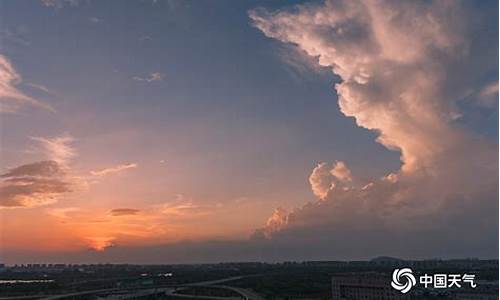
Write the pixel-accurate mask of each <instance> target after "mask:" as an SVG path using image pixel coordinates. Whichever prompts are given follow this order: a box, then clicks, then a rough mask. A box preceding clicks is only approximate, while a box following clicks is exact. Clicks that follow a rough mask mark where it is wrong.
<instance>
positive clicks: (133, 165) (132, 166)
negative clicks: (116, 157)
mask: <svg viewBox="0 0 500 300" xmlns="http://www.w3.org/2000/svg"><path fill="white" fill-rule="evenodd" d="M137 167H138V164H136V163H128V164H121V165H117V166H114V167H111V168H105V169H101V170H97V171H90V174H92V175H93V176H106V175H109V174H113V173H120V172H123V171H125V170H128V169H135V168H137Z"/></svg>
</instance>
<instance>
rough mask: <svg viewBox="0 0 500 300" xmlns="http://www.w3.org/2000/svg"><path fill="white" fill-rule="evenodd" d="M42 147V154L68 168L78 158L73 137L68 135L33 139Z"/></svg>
mask: <svg viewBox="0 0 500 300" xmlns="http://www.w3.org/2000/svg"><path fill="white" fill-rule="evenodd" d="M32 139H33V140H35V141H37V142H38V143H39V145H40V147H41V151H42V153H43V154H44V155H45V156H46V157H47V158H49V159H51V160H53V161H56V162H57V163H59V164H61V165H63V166H66V165H67V164H68V162H69V161H70V160H71V159H72V158H73V157H75V156H76V154H77V153H76V150H75V148H73V147H72V146H71V143H72V142H73V141H74V139H73V137H71V136H70V135H68V134H65V135H61V136H56V137H54V138H44V137H32Z"/></svg>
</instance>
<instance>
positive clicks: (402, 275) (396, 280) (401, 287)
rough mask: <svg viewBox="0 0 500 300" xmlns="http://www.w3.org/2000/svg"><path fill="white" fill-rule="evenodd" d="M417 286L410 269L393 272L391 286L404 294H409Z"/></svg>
mask: <svg viewBox="0 0 500 300" xmlns="http://www.w3.org/2000/svg"><path fill="white" fill-rule="evenodd" d="M416 284H417V280H416V279H415V276H413V271H412V270H411V269H410V268H403V269H395V270H394V272H392V282H391V286H392V287H393V288H394V289H396V290H398V291H400V292H401V293H403V294H406V293H408V292H409V291H410V290H411V288H412V287H414V286H415V285H416Z"/></svg>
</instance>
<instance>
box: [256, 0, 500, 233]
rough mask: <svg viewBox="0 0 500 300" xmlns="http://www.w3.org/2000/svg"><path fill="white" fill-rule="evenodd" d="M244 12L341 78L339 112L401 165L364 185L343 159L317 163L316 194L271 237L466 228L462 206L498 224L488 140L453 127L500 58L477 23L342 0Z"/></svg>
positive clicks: (402, 5) (445, 8) (445, 7)
mask: <svg viewBox="0 0 500 300" xmlns="http://www.w3.org/2000/svg"><path fill="white" fill-rule="evenodd" d="M249 16H250V18H251V19H252V20H253V24H254V26H255V27H257V28H258V29H260V30H261V31H262V32H263V33H264V34H265V35H266V36H268V37H270V38H274V39H277V40H279V41H282V42H284V43H291V44H294V45H296V46H297V47H298V48H300V49H301V50H303V51H305V52H306V53H307V54H308V55H310V56H312V57H316V58H317V60H318V63H319V64H320V65H321V66H324V67H329V68H331V70H332V72H333V73H335V74H336V75H338V76H340V78H341V82H340V83H338V84H336V85H335V90H336V92H337V94H338V99H339V100H338V103H339V107H340V109H341V111H342V113H343V114H344V115H346V116H348V117H353V118H354V119H355V120H356V123H357V125H358V126H361V127H364V128H367V129H370V130H374V131H376V132H377V133H378V138H377V141H378V142H379V143H381V144H382V145H384V146H385V147H387V148H388V149H391V150H397V151H400V152H401V161H402V167H401V169H400V170H398V171H396V172H394V173H391V174H388V175H386V176H383V177H382V178H375V179H373V180H371V181H366V182H360V181H359V180H357V179H356V177H353V176H352V174H351V173H350V171H349V169H348V168H347V167H346V165H345V164H344V163H343V162H337V163H336V164H335V165H333V166H329V165H328V164H327V163H320V164H319V165H318V166H317V167H316V168H315V169H314V170H313V172H312V174H311V176H310V177H309V182H310V183H311V187H312V190H313V193H314V194H315V195H316V196H317V197H318V198H320V199H321V200H322V201H318V202H312V203H308V204H306V205H305V206H304V207H301V208H297V209H295V210H294V211H293V212H292V213H290V214H288V215H284V216H283V218H282V220H281V223H283V222H286V224H287V226H282V225H281V226H279V230H275V236H279V234H280V232H282V231H291V230H293V228H295V227H310V226H316V225H318V226H319V225H321V226H323V225H324V226H323V227H324V228H330V229H332V230H333V231H335V232H336V233H337V234H342V233H341V231H342V229H341V228H348V229H349V230H351V229H352V228H370V229H373V228H379V229H380V230H391V231H394V230H393V229H394V228H397V229H396V231H401V232H402V231H404V230H410V228H415V227H416V225H417V224H418V225H419V226H420V225H422V226H424V227H425V230H431V229H432V228H428V226H430V225H429V224H430V223H429V222H430V221H431V222H434V221H435V222H434V223H432V224H433V226H435V228H434V229H436V232H438V231H439V230H446V229H444V227H446V226H447V225H446V224H451V223H453V224H454V225H457V226H459V228H460V229H466V228H465V223H466V222H462V221H460V220H458V219H456V218H458V217H464V216H465V217H466V216H467V213H465V210H467V209H470V211H469V213H470V217H477V215H474V214H479V215H481V214H484V216H483V220H487V221H485V222H483V223H482V224H480V226H481V229H480V230H482V229H484V230H486V228H487V227H488V226H494V227H496V228H497V226H496V225H495V224H498V218H497V216H496V214H493V213H489V212H488V210H489V209H494V207H497V203H496V202H497V199H498V186H497V179H498V167H497V166H498V159H497V147H496V145H495V144H494V143H492V142H489V141H487V140H485V139H484V138H480V137H478V136H476V135H475V134H473V133H472V132H471V131H470V130H468V129H465V128H463V126H460V125H458V124H459V122H460V118H461V117H462V116H463V114H464V112H462V111H461V110H460V109H459V107H460V105H459V103H460V101H461V100H462V99H464V98H465V97H468V95H471V91H475V92H476V94H478V95H480V94H481V93H480V92H479V91H481V90H482V89H484V86H485V85H486V84H489V85H491V82H481V78H485V74H487V73H488V72H490V73H491V71H492V70H495V68H496V64H497V62H498V54H495V55H496V57H495V56H492V55H487V53H481V49H480V48H478V47H481V46H478V45H476V44H479V42H478V41H477V39H478V38H477V37H475V34H476V32H475V31H474V30H475V29H474V26H476V27H475V28H480V26H477V24H476V25H474V24H469V23H468V20H470V19H471V18H470V16H468V15H467V14H466V9H463V7H461V3H460V2H457V1H398V2H395V1H384V0H380V1H343V0H340V1H325V2H324V3H322V4H306V5H298V6H295V7H293V8H290V9H284V10H280V11H275V12H270V11H267V10H265V9H262V8H259V9H255V10H252V11H250V12H249ZM483 46H484V45H483ZM492 61H493V62H494V63H495V64H494V65H493V67H492V66H491V62H492ZM478 101H479V100H478ZM339 183H340V184H339ZM494 211H496V210H494ZM273 218H274V219H276V216H275V215H273ZM450 218H451V219H450ZM437 220H441V221H439V222H438V221H437ZM276 222H277V221H276V220H274V221H273V224H274V223H276ZM447 222H448V223H447ZM281 223H280V224H281ZM455 223H457V224H455ZM486 223H487V224H488V225H485V224H486ZM325 224H327V225H325ZM442 225H443V226H442ZM469 225H470V224H469ZM420 228H421V229H422V228H423V227H420ZM263 230H264V231H266V232H267V231H268V230H267V229H263ZM455 230H456V229H455ZM455 230H452V231H453V232H455ZM487 230H490V228H488V229H487ZM491 230H493V231H494V230H496V229H491ZM451 235H453V234H451ZM267 236H269V234H267Z"/></svg>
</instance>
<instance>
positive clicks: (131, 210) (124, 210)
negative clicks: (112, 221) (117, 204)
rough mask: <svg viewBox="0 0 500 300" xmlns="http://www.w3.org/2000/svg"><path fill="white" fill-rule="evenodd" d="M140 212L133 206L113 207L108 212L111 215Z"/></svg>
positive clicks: (127, 214) (130, 214)
mask: <svg viewBox="0 0 500 300" xmlns="http://www.w3.org/2000/svg"><path fill="white" fill-rule="evenodd" d="M139 212H140V210H139V209H134V208H115V209H112V210H111V211H110V214H111V215H112V216H113V217H121V216H134V215H137V214H138V213H139Z"/></svg>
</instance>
